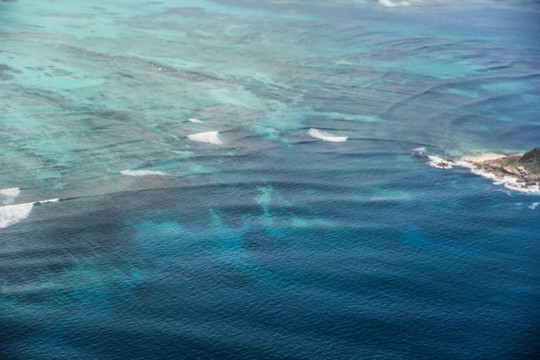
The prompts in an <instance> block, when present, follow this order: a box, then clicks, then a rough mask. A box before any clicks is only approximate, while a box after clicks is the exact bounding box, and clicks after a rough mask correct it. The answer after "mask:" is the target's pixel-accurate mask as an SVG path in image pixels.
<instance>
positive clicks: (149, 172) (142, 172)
mask: <svg viewBox="0 0 540 360" xmlns="http://www.w3.org/2000/svg"><path fill="white" fill-rule="evenodd" d="M120 174H122V175H126V176H164V175H167V173H164V172H163V171H155V170H122V171H120Z"/></svg>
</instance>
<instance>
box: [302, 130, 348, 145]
mask: <svg viewBox="0 0 540 360" xmlns="http://www.w3.org/2000/svg"><path fill="white" fill-rule="evenodd" d="M308 134H309V135H310V136H311V137H314V138H316V139H321V140H323V141H329V142H344V141H347V136H335V135H332V134H328V133H326V132H324V131H321V130H318V129H313V128H311V129H309V130H308Z"/></svg>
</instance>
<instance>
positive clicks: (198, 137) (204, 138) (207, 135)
mask: <svg viewBox="0 0 540 360" xmlns="http://www.w3.org/2000/svg"><path fill="white" fill-rule="evenodd" d="M218 134H219V132H218V131H205V132H202V133H197V134H191V135H188V139H189V140H193V141H199V142H205V143H210V144H215V145H221V144H223V142H222V141H221V139H220V138H219V136H218Z"/></svg>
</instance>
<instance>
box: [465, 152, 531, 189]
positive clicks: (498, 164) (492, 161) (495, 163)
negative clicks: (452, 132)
mask: <svg viewBox="0 0 540 360" xmlns="http://www.w3.org/2000/svg"><path fill="white" fill-rule="evenodd" d="M465 160H466V161H468V162H471V163H473V164H474V165H476V167H477V168H478V169H480V170H483V171H485V172H487V173H490V174H493V175H495V176H496V177H497V178H505V177H513V178H515V179H516V180H517V181H518V182H519V183H521V184H522V185H523V186H524V187H527V188H533V187H538V186H540V147H537V148H534V149H532V150H531V151H529V152H526V153H525V154H514V155H507V156H499V157H495V158H488V159H486V158H469V159H465Z"/></svg>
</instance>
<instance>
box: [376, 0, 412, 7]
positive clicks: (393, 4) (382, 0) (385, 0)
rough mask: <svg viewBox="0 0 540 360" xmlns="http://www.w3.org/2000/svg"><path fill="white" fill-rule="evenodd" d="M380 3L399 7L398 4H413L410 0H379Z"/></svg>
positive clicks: (385, 5)
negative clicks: (397, 0)
mask: <svg viewBox="0 0 540 360" xmlns="http://www.w3.org/2000/svg"><path fill="white" fill-rule="evenodd" d="M379 4H381V5H382V6H384V7H398V6H409V5H411V3H410V2H408V1H399V2H393V1H390V0H379Z"/></svg>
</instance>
